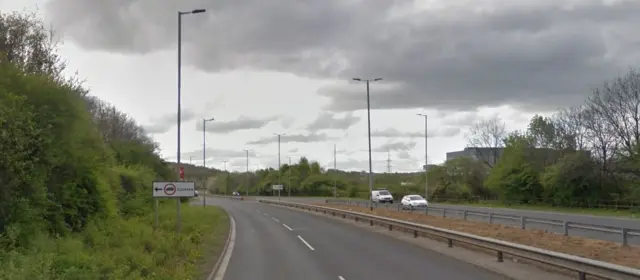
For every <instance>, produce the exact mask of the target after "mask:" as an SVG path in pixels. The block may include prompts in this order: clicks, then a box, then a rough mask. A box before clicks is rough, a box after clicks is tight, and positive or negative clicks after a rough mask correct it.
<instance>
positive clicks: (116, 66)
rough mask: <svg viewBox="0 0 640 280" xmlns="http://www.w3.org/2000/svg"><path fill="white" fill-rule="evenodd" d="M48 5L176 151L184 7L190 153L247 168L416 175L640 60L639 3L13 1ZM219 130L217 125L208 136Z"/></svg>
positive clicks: (90, 82) (115, 91) (102, 89)
mask: <svg viewBox="0 0 640 280" xmlns="http://www.w3.org/2000/svg"><path fill="white" fill-rule="evenodd" d="M0 3H1V4H0V5H1V6H0V8H1V10H2V11H4V12H6V11H11V10H22V9H24V8H28V9H33V8H35V7H36V5H37V6H38V7H39V10H40V15H41V16H42V17H44V18H45V20H46V21H47V22H48V23H51V26H52V27H53V28H54V29H55V30H56V31H57V35H58V36H60V37H61V38H62V39H63V40H64V41H65V44H64V46H63V47H62V49H61V52H62V54H63V55H64V56H65V57H66V58H67V59H68V60H69V64H70V65H69V69H70V70H72V71H76V70H77V71H78V73H79V74H80V75H81V76H82V77H85V78H86V80H87V83H86V85H87V86H88V87H89V88H90V89H91V93H92V94H93V95H96V96H98V97H99V98H101V99H103V100H105V101H108V102H111V103H113V104H115V105H116V106H117V107H118V108H119V109H120V110H122V111H124V112H126V113H128V114H130V115H131V116H132V117H133V118H135V119H136V120H137V121H138V122H139V123H140V124H142V125H143V126H145V127H146V128H147V130H148V131H149V132H150V133H152V136H153V137H154V138H155V139H156V140H157V141H158V142H160V143H161V147H162V154H163V156H165V157H166V158H167V159H170V160H175V157H176V154H177V145H176V142H177V141H176V138H177V137H176V134H177V129H176V109H177V105H176V100H177V95H176V87H177V86H176V84H177V82H176V76H177V70H176V68H177V67H176V66H177V63H176V61H177V11H178V10H181V11H188V10H192V9H197V8H204V9H207V12H206V13H203V14H193V15H185V16H183V79H182V82H183V88H182V94H183V96H182V105H183V115H182V117H183V125H182V152H183V156H182V160H183V161H185V162H188V161H189V160H190V159H192V160H193V162H194V163H195V162H200V164H201V162H202V119H203V118H211V117H213V118H215V121H213V122H210V123H208V124H207V132H208V133H207V148H208V150H209V149H211V150H210V151H208V154H207V157H208V158H207V165H209V166H215V167H217V168H222V167H223V163H222V161H223V160H228V161H229V163H228V167H229V168H230V169H234V170H244V168H245V159H244V155H245V152H244V151H243V150H244V149H252V151H251V152H250V156H251V158H250V169H255V168H257V167H264V166H277V155H278V146H277V137H276V136H274V133H286V135H284V136H282V138H281V140H282V141H281V142H282V143H281V157H282V162H283V163H284V162H287V161H288V160H289V157H291V158H292V160H294V161H296V160H297V159H298V158H299V157H300V156H307V157H309V158H311V159H314V160H318V161H319V162H320V163H321V165H323V166H325V167H327V166H333V145H334V144H335V145H337V148H338V153H337V154H338V155H337V165H338V168H341V169H352V170H366V169H368V165H367V111H366V106H367V104H366V86H365V84H363V83H357V82H354V81H351V79H352V78H353V77H361V78H363V79H370V78H378V77H381V78H383V80H382V81H380V82H376V83H372V84H371V109H372V111H371V127H372V136H373V138H372V149H373V160H374V162H373V167H374V170H375V171H386V170H387V167H386V165H387V161H386V160H387V156H388V153H390V158H391V165H392V171H416V170H419V169H420V168H421V166H422V164H424V154H425V152H424V119H423V118H421V117H419V116H416V113H426V114H428V115H429V147H428V154H429V161H430V163H440V162H443V161H444V159H445V153H446V152H448V151H455V150H460V149H463V148H464V146H465V145H466V140H465V139H464V134H465V132H466V131H467V130H468V127H469V125H471V124H472V123H473V122H474V121H476V120H478V119H480V118H482V117H487V116H491V115H494V114H499V115H500V116H501V117H502V118H504V119H505V121H507V126H508V128H510V129H520V128H525V127H526V124H527V122H528V119H529V118H530V117H531V116H532V115H533V114H535V113H539V114H549V112H552V111H554V110H556V109H558V108H563V107H566V106H570V105H573V104H576V103H579V102H581V101H582V100H584V99H585V98H586V96H588V95H589V90H590V88H592V87H594V86H598V85H600V84H601V83H602V82H603V81H605V80H607V79H611V78H613V77H615V76H617V75H620V74H623V73H624V72H625V71H626V70H627V69H628V68H629V67H634V66H637V65H638V63H639V62H640V36H638V33H637V28H638V26H640V17H639V16H638V15H639V14H640V1H638V0H626V1H625V0H608V1H605V0H582V1H580V0H518V1H513V0H418V1H408V0H406V1H405V0H395V1H390V0H368V1H363V0H323V1H301V0H276V1H264V0H218V1H212V0H182V1H170V0H121V1H87V0H49V1H45V0H23V1H11V0H0ZM209 132H210V133H209Z"/></svg>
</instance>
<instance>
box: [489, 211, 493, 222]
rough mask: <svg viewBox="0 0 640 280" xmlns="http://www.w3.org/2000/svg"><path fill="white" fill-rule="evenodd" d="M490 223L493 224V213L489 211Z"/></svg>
mask: <svg viewBox="0 0 640 280" xmlns="http://www.w3.org/2000/svg"><path fill="white" fill-rule="evenodd" d="M489 224H493V213H491V212H489Z"/></svg>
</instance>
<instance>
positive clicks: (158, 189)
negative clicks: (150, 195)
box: [153, 188, 162, 192]
mask: <svg viewBox="0 0 640 280" xmlns="http://www.w3.org/2000/svg"><path fill="white" fill-rule="evenodd" d="M153 190H155V191H157V192H159V191H161V190H162V188H155V189H153Z"/></svg>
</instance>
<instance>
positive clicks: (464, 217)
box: [462, 210, 467, 220]
mask: <svg viewBox="0 0 640 280" xmlns="http://www.w3.org/2000/svg"><path fill="white" fill-rule="evenodd" d="M462 219H463V220H467V210H464V211H463V212H462Z"/></svg>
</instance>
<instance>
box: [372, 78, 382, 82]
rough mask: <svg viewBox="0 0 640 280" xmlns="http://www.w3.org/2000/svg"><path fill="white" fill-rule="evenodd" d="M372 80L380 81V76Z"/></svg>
mask: <svg viewBox="0 0 640 280" xmlns="http://www.w3.org/2000/svg"><path fill="white" fill-rule="evenodd" d="M373 81H374V82H377V81H382V78H375V79H373Z"/></svg>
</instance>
